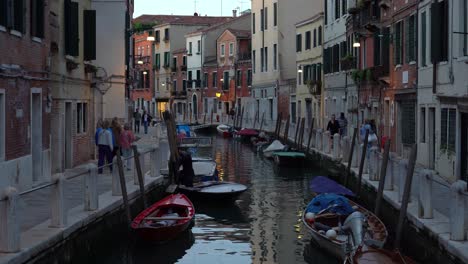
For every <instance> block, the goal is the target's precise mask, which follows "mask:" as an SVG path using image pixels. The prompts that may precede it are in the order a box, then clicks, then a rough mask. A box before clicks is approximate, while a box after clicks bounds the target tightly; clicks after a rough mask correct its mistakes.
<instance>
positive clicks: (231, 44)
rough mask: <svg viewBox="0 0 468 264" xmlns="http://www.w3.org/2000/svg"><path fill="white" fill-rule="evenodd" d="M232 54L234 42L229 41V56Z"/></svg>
mask: <svg viewBox="0 0 468 264" xmlns="http://www.w3.org/2000/svg"><path fill="white" fill-rule="evenodd" d="M232 55H234V43H229V56H232Z"/></svg>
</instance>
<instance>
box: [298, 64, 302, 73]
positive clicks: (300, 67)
mask: <svg viewBox="0 0 468 264" xmlns="http://www.w3.org/2000/svg"><path fill="white" fill-rule="evenodd" d="M297 72H298V73H302V66H301V65H299V69H298V70H297Z"/></svg>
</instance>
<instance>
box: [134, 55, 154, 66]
mask: <svg viewBox="0 0 468 264" xmlns="http://www.w3.org/2000/svg"><path fill="white" fill-rule="evenodd" d="M139 61H142V62H143V65H145V64H149V63H151V56H142V57H138V56H136V57H135V60H134V65H141V64H139V63H138V62H139Z"/></svg>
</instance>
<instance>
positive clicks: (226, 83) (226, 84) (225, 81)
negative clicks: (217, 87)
mask: <svg viewBox="0 0 468 264" xmlns="http://www.w3.org/2000/svg"><path fill="white" fill-rule="evenodd" d="M228 89H229V72H228V71H225V72H224V76H223V90H228Z"/></svg>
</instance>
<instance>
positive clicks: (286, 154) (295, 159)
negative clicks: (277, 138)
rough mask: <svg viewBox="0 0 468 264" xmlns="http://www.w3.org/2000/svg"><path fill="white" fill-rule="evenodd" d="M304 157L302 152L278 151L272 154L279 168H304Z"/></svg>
mask: <svg viewBox="0 0 468 264" xmlns="http://www.w3.org/2000/svg"><path fill="white" fill-rule="evenodd" d="M305 157H306V155H305V154H304V153H302V152H295V151H280V152H273V159H274V161H275V163H276V165H278V166H280V167H296V168H300V167H303V166H304V160H305Z"/></svg>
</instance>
